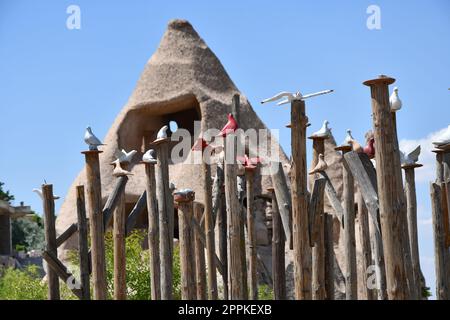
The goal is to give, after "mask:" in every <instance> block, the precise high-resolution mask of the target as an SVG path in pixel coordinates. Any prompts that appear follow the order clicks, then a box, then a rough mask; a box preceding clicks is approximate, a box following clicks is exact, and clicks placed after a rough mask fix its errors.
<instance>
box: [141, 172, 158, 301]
mask: <svg viewBox="0 0 450 320" xmlns="http://www.w3.org/2000/svg"><path fill="white" fill-rule="evenodd" d="M144 166H145V176H146V179H147V180H146V182H147V183H146V185H145V186H146V191H147V192H146V196H147V212H148V248H149V250H150V277H151V280H150V285H151V295H152V300H160V299H161V269H160V263H161V261H160V252H159V214H158V202H157V200H156V180H155V164H151V163H144Z"/></svg>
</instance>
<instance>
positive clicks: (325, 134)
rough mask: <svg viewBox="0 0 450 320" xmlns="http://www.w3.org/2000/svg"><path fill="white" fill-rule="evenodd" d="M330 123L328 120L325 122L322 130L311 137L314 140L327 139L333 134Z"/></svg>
mask: <svg viewBox="0 0 450 320" xmlns="http://www.w3.org/2000/svg"><path fill="white" fill-rule="evenodd" d="M329 124H330V122H329V121H328V120H325V121H324V122H323V125H322V128H320V130H319V131H316V132H314V133H313V134H312V135H311V137H313V138H327V137H329V136H330V134H331V128H329V127H328V125H329Z"/></svg>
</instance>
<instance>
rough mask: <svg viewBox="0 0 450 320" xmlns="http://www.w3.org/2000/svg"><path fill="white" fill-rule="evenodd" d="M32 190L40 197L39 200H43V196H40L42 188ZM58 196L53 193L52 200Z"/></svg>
mask: <svg viewBox="0 0 450 320" xmlns="http://www.w3.org/2000/svg"><path fill="white" fill-rule="evenodd" d="M33 192H35V193H36V194H37V195H38V196H39V198H41V200H44V198H43V197H42V190H41V189H36V188H35V189H33ZM59 198H60V196H57V195H53V200H58V199H59Z"/></svg>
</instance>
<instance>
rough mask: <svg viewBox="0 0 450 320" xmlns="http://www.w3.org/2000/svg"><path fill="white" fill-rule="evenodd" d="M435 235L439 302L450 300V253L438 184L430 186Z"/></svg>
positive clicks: (437, 296)
mask: <svg viewBox="0 0 450 320" xmlns="http://www.w3.org/2000/svg"><path fill="white" fill-rule="evenodd" d="M430 190H431V191H430V192H431V205H432V218H433V233H434V259H435V268H436V298H437V299H438V300H449V299H450V292H449V289H450V288H449V284H448V282H449V280H448V276H449V274H448V273H449V272H448V257H449V251H448V248H446V246H445V232H444V231H445V230H444V224H443V211H442V205H441V204H442V200H441V199H442V198H441V196H442V195H441V193H442V191H441V188H440V186H439V185H438V184H436V183H431V184H430Z"/></svg>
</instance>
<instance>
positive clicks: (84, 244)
mask: <svg viewBox="0 0 450 320" xmlns="http://www.w3.org/2000/svg"><path fill="white" fill-rule="evenodd" d="M76 190H77V191H76V192H77V193H76V196H77V217H78V255H79V259H80V283H81V295H82V300H90V299H91V290H90V281H89V253H88V252H89V244H88V227H87V219H86V206H85V200H84V186H77V188H76Z"/></svg>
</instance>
